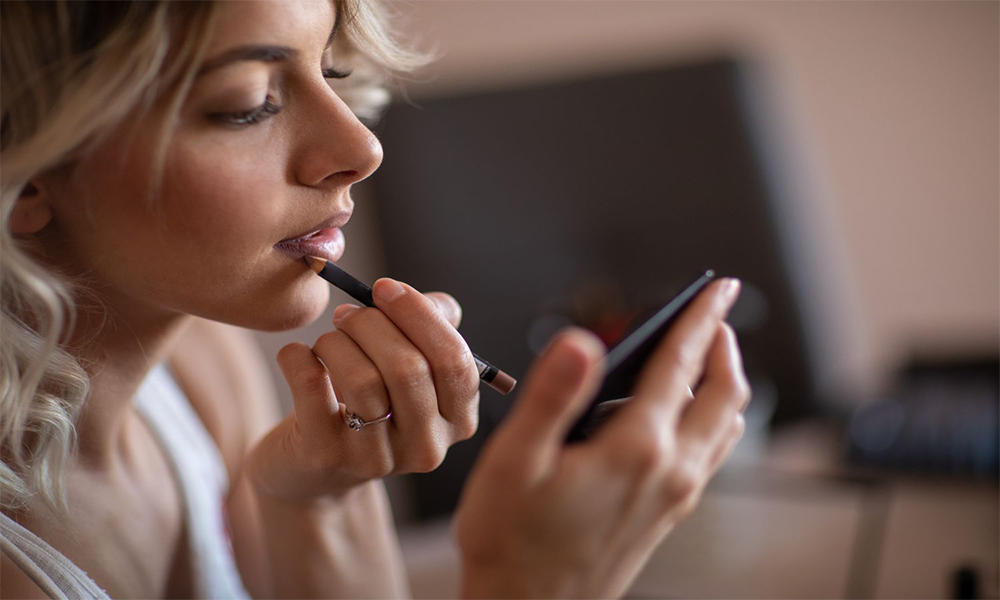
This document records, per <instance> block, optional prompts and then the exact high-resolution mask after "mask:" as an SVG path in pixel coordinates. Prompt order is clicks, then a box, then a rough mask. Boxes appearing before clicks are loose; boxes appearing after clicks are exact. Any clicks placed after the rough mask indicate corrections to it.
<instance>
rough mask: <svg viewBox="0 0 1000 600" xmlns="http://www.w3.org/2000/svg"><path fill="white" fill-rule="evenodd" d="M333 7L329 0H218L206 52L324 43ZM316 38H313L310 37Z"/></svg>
mask: <svg viewBox="0 0 1000 600" xmlns="http://www.w3.org/2000/svg"><path fill="white" fill-rule="evenodd" d="M335 14H336V7H335V6H334V3H333V1H332V0H247V1H237V2H233V1H227V2H220V3H219V6H218V8H217V19H216V22H215V27H214V29H213V31H212V39H211V40H210V41H209V44H208V50H207V53H206V56H207V57H208V59H209V60H211V57H213V56H216V55H218V54H221V53H223V52H225V51H226V50H229V49H231V48H234V47H237V46H243V45H246V44H268V45H282V46H289V47H292V48H306V47H312V46H315V44H317V43H318V44H319V47H320V48H322V47H324V46H325V44H326V39H327V36H329V34H330V30H331V28H332V27H333V22H334V17H335ZM313 38H316V39H313Z"/></svg>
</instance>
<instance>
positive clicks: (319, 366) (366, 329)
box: [252, 261, 514, 500]
mask: <svg viewBox="0 0 1000 600" xmlns="http://www.w3.org/2000/svg"><path fill="white" fill-rule="evenodd" d="M322 262H324V263H325V262H326V261H322ZM320 270H321V271H322V269H320ZM341 273H342V272H341ZM345 275H346V274H345ZM348 277H349V276H348ZM351 279H352V280H353V278H351ZM353 281H354V282H356V280H353ZM341 286H342V289H343V287H348V288H350V286H349V285H346V284H344V282H343V281H341V282H340V285H338V287H341ZM357 286H360V287H357V288H356V289H349V290H347V291H349V293H351V295H352V296H354V297H355V298H356V299H358V301H359V302H360V303H361V304H365V306H354V305H350V304H343V305H341V306H338V307H337V309H336V310H335V311H334V318H333V321H334V325H335V326H336V329H335V330H333V331H330V332H328V333H325V334H323V335H321V336H320V337H319V338H318V339H317V340H316V342H315V344H313V346H312V347H309V346H307V345H305V344H298V343H296V344H289V345H288V346H285V347H284V348H282V350H281V351H280V352H279V354H278V359H277V360H278V364H279V366H280V367H281V369H282V372H283V373H284V376H285V379H286V380H287V381H288V384H289V387H290V388H291V392H292V397H293V400H294V404H295V411H294V413H293V414H292V415H290V416H289V417H288V418H287V419H286V421H285V422H284V423H282V424H281V425H279V427H278V428H276V429H275V430H273V431H272V432H271V433H270V434H269V435H268V436H267V437H265V439H264V440H263V441H262V442H261V444H260V446H259V447H258V449H256V450H255V451H254V453H253V454H254V458H253V461H252V462H253V469H252V471H253V476H252V477H253V479H254V482H255V484H256V486H257V488H258V489H259V490H261V491H262V493H265V494H267V495H270V496H272V497H277V498H279V499H283V500H303V499H309V498H316V497H321V496H327V495H330V494H334V495H336V494H337V493H340V492H343V493H346V491H347V490H349V489H351V488H353V487H356V486H357V485H359V484H360V483H363V482H365V481H367V480H370V479H376V478H381V477H385V476H387V475H390V474H399V473H408V472H427V471H430V470H433V469H435V468H436V467H437V466H438V465H439V464H440V463H441V461H442V460H443V459H444V456H445V454H446V453H447V450H448V448H449V447H450V446H452V445H453V444H455V443H457V442H459V441H462V440H465V439H468V438H469V437H471V436H472V435H473V434H474V433H475V431H476V429H477V427H478V413H479V386H480V383H481V373H483V371H484V370H483V369H482V367H481V366H479V364H477V360H476V358H474V355H473V354H472V352H471V351H470V349H469V346H468V344H467V343H466V341H465V339H463V338H462V336H461V335H460V334H459V333H458V331H457V327H458V325H459V321H460V320H461V307H460V306H459V305H458V303H457V302H456V301H455V300H454V298H452V297H451V296H449V295H448V294H444V293H433V292H432V293H427V294H422V293H420V292H418V291H417V290H416V289H414V288H413V287H411V286H409V285H407V284H405V283H402V282H398V281H395V280H392V279H388V278H383V279H380V280H378V281H377V282H375V285H374V286H373V289H372V288H368V287H367V286H364V285H363V284H361V283H360V282H357ZM366 290H367V292H366ZM359 296H360V298H359ZM483 362H485V361H483ZM499 375H500V372H499V371H498V372H497V374H496V376H494V377H493V380H494V382H503V381H505V379H504V377H506V375H504V376H503V377H501V376H499ZM513 383H514V382H513V379H510V382H509V385H508V388H509V387H513Z"/></svg>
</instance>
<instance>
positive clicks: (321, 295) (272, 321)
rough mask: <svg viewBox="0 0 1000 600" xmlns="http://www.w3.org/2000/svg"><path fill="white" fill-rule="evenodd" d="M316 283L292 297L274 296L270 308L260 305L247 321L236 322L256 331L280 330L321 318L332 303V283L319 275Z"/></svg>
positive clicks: (304, 324) (248, 316)
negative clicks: (321, 278)
mask: <svg viewBox="0 0 1000 600" xmlns="http://www.w3.org/2000/svg"><path fill="white" fill-rule="evenodd" d="M315 283H316V284H318V285H314V284H313V283H312V282H310V285H308V286H305V287H304V288H303V289H299V290H297V292H296V293H295V294H293V295H291V297H289V296H288V295H284V294H282V295H278V296H273V297H272V298H270V302H269V303H268V305H269V306H267V308H264V307H260V309H258V310H256V311H254V313H253V314H250V315H247V316H246V317H245V318H244V319H241V320H242V321H244V322H243V323H235V324H237V325H240V326H241V327H246V328H247V329H254V330H256V331H267V332H278V331H289V330H291V329H298V328H300V327H305V326H306V325H309V324H311V323H313V322H314V321H316V319H318V318H320V317H321V316H322V315H323V313H324V312H325V311H326V308H327V306H328V305H329V304H330V286H329V285H328V284H327V283H326V282H325V281H322V280H320V279H319V278H317V281H316V282H315Z"/></svg>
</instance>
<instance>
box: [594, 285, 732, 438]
mask: <svg viewBox="0 0 1000 600" xmlns="http://www.w3.org/2000/svg"><path fill="white" fill-rule="evenodd" d="M739 287H740V283H739V280H737V279H723V280H721V281H719V282H716V283H713V284H712V285H711V286H709V288H707V289H706V290H705V291H704V292H702V293H701V294H699V295H698V296H697V297H696V298H695V299H694V301H693V302H692V303H691V305H690V306H688V308H687V309H685V310H684V312H683V313H681V315H680V318H679V319H678V320H677V323H676V324H675V325H674V327H673V328H671V330H670V331H669V332H668V333H667V335H666V337H665V339H664V340H663V342H662V343H661V344H660V345H659V347H657V349H656V350H655V351H654V352H653V355H652V356H651V357H650V359H649V361H648V362H647V363H646V366H645V367H644V369H643V372H642V375H641V376H640V378H639V382H638V384H637V385H636V387H635V390H634V396H635V399H634V400H633V401H632V402H630V403H629V404H628V405H627V406H625V407H624V408H623V409H622V411H621V413H622V414H621V415H619V416H618V417H617V418H616V419H612V422H611V423H609V424H608V425H609V426H610V427H629V422H630V421H632V420H634V419H642V420H648V419H650V417H651V413H659V414H662V419H663V420H664V423H665V425H667V426H672V425H673V424H675V423H676V421H677V418H678V415H679V414H680V411H681V410H682V409H683V407H684V406H685V405H686V404H687V402H688V401H689V400H690V396H689V394H688V389H689V388H692V387H694V386H695V384H696V383H697V381H698V379H699V377H700V376H701V373H702V370H703V368H704V362H705V356H706V354H707V353H708V349H709V347H710V346H711V343H712V339H713V338H714V337H715V331H716V329H718V327H719V323H721V322H722V320H723V319H724V318H725V316H726V314H727V313H728V311H729V308H730V307H731V306H732V305H733V302H735V301H736V296H737V295H738V293H739Z"/></svg>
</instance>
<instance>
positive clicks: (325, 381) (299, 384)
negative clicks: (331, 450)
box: [277, 342, 339, 437]
mask: <svg viewBox="0 0 1000 600" xmlns="http://www.w3.org/2000/svg"><path fill="white" fill-rule="evenodd" d="M277 362H278V366H279V367H280V368H281V373H282V375H284V377H285V381H287V382H288V387H289V389H290V390H291V392H292V401H293V403H294V405H295V419H296V421H297V423H298V425H299V427H300V428H301V429H302V431H303V435H305V436H307V437H308V436H309V434H317V433H319V432H322V431H324V430H325V429H326V428H327V427H329V422H330V419H333V418H336V417H337V413H338V410H339V406H338V404H337V399H336V398H335V397H334V394H333V388H332V387H331V385H330V373H329V372H328V371H327V369H326V367H325V366H323V363H321V362H320V361H319V359H318V358H317V357H316V355H315V354H313V352H312V350H310V349H309V346H306V345H305V344H300V343H298V342H295V343H292V344H288V345H287V346H285V347H283V348H282V349H281V350H279V351H278V356H277Z"/></svg>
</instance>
